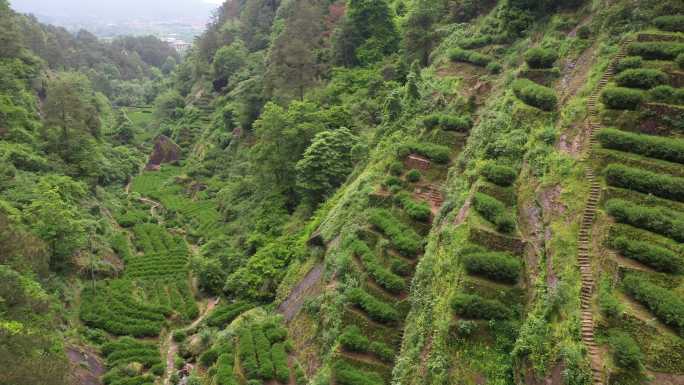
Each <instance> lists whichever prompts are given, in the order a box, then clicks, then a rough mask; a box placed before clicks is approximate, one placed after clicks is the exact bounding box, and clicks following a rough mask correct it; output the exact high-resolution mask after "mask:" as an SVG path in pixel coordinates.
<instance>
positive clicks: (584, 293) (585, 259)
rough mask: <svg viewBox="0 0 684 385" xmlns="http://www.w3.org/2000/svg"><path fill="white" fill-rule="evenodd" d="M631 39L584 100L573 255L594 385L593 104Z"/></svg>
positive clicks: (597, 379)
mask: <svg viewBox="0 0 684 385" xmlns="http://www.w3.org/2000/svg"><path fill="white" fill-rule="evenodd" d="M631 42H632V40H631V39H627V40H625V41H623V42H622V44H621V45H620V51H619V52H618V54H617V55H616V56H615V58H614V59H613V61H612V62H611V64H610V65H609V66H608V68H607V69H606V71H605V72H604V73H603V76H602V77H601V79H600V80H599V84H598V86H597V87H596V89H595V90H594V91H593V92H592V94H591V95H590V96H589V98H588V100H587V113H588V119H587V121H586V132H587V134H588V137H589V148H588V149H586V151H584V155H583V156H582V161H584V162H585V175H586V179H587V181H588V182H589V184H590V190H589V198H588V199H587V204H586V206H585V208H584V212H583V213H582V222H581V224H580V231H579V238H578V250H577V259H578V263H579V267H580V274H581V279H582V288H581V294H580V306H581V331H582V342H583V343H584V345H585V346H586V347H587V351H588V353H589V358H590V361H591V371H592V377H593V384H594V385H603V384H604V371H603V364H602V360H601V352H600V350H599V347H598V345H597V344H596V340H595V336H594V316H593V312H592V295H593V292H594V288H595V286H596V284H595V281H594V273H593V269H592V264H591V257H590V252H591V229H592V227H593V225H594V220H595V218H596V210H597V208H598V204H599V201H600V200H601V192H602V189H601V185H600V183H599V182H598V181H597V179H596V175H594V170H593V168H592V166H591V164H590V163H589V162H588V161H589V160H591V158H592V156H593V149H594V147H595V146H596V145H597V143H598V140H597V138H596V132H597V131H598V129H599V128H600V123H599V114H598V109H597V107H596V105H597V102H598V98H599V96H600V95H601V91H603V89H604V88H605V86H606V84H608V82H609V81H610V79H611V78H612V77H613V76H614V75H615V67H616V65H617V63H618V62H619V61H620V60H622V59H623V58H624V57H625V55H626V51H627V46H628V45H629V44H630V43H631Z"/></svg>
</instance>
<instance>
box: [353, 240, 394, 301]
mask: <svg viewBox="0 0 684 385" xmlns="http://www.w3.org/2000/svg"><path fill="white" fill-rule="evenodd" d="M349 247H350V249H351V250H352V252H353V253H354V254H355V255H356V256H358V257H359V259H361V262H362V263H363V266H364V268H365V269H366V271H367V272H368V274H369V275H370V276H371V277H372V278H373V280H374V281H375V282H377V283H378V285H380V286H382V287H383V288H385V289H386V290H387V291H389V292H391V293H401V292H402V291H403V290H404V289H405V288H406V282H405V281H404V279H403V278H401V277H399V276H398V275H396V274H394V273H392V272H391V271H390V270H388V269H387V268H385V266H383V265H382V264H380V263H378V261H377V259H376V258H375V254H374V253H373V251H372V250H371V249H370V248H369V247H368V245H366V243H365V242H363V241H361V240H358V239H355V240H354V241H352V242H351V244H350V246H349Z"/></svg>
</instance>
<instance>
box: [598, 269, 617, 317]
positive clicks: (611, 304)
mask: <svg viewBox="0 0 684 385" xmlns="http://www.w3.org/2000/svg"><path fill="white" fill-rule="evenodd" d="M598 304H599V309H601V312H602V313H603V314H605V315H606V316H608V317H610V318H612V319H618V317H619V316H620V315H621V314H622V312H623V305H622V303H621V302H620V300H619V299H617V297H615V295H614V294H613V288H612V287H611V283H610V280H608V279H606V278H604V279H602V280H601V283H600V284H599V294H598Z"/></svg>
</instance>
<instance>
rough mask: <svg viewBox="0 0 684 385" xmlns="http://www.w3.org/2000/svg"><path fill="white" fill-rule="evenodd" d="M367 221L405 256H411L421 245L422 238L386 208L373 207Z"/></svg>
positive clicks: (416, 252)
mask: <svg viewBox="0 0 684 385" xmlns="http://www.w3.org/2000/svg"><path fill="white" fill-rule="evenodd" d="M369 222H370V223H371V224H372V225H373V226H375V227H376V228H378V229H379V230H380V231H382V232H383V233H384V234H385V235H386V236H387V237H388V238H389V239H390V242H392V245H393V246H394V247H395V248H396V249H397V251H399V252H400V253H402V254H403V255H405V256H408V257H413V256H416V254H418V252H420V250H421V248H422V246H423V240H422V238H421V237H420V236H419V235H418V234H416V232H415V231H414V230H413V229H412V228H410V227H409V226H406V225H405V224H403V223H402V222H401V221H399V220H398V219H397V218H396V217H394V215H392V213H391V212H390V211H388V210H386V209H374V210H371V211H370V213H369Z"/></svg>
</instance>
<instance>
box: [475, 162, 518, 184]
mask: <svg viewBox="0 0 684 385" xmlns="http://www.w3.org/2000/svg"><path fill="white" fill-rule="evenodd" d="M480 171H481V172H482V176H484V177H485V178H486V179H487V180H488V181H490V182H492V183H494V184H496V185H499V186H502V187H508V186H510V185H512V184H513V182H515V179H516V178H517V177H518V174H517V173H516V172H515V170H514V169H513V167H510V166H505V165H500V164H496V163H494V162H489V163H487V164H485V165H484V167H482V170H480Z"/></svg>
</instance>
